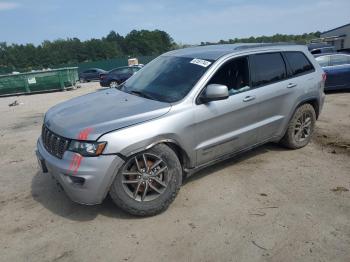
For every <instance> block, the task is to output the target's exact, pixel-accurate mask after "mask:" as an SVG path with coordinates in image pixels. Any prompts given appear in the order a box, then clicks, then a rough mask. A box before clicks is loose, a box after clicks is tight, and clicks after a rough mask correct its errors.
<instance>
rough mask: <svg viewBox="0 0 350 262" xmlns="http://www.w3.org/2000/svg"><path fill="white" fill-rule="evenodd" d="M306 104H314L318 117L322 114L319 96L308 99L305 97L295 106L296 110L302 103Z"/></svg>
mask: <svg viewBox="0 0 350 262" xmlns="http://www.w3.org/2000/svg"><path fill="white" fill-rule="evenodd" d="M305 104H310V105H312V107H313V108H314V110H315V113H316V119H318V116H319V114H320V103H319V101H318V99H317V98H315V97H314V98H308V99H305V100H303V101H301V102H300V103H299V104H298V105H297V106H296V108H295V110H294V112H295V111H296V110H297V109H298V108H299V107H301V106H302V105H305Z"/></svg>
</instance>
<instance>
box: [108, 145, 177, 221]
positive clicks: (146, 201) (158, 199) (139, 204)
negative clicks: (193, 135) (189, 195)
mask: <svg viewBox="0 0 350 262" xmlns="http://www.w3.org/2000/svg"><path fill="white" fill-rule="evenodd" d="M144 156H146V157H145V158H144ZM145 159H146V160H145ZM159 162H160V164H158V165H157V166H156V167H155V168H153V166H155V165H156V164H157V163H159ZM136 163H138V164H136ZM144 163H147V164H146V165H145V164H144ZM137 165H138V166H137ZM145 167H146V168H147V169H152V170H153V171H152V170H150V172H151V171H152V172H153V173H150V174H153V177H148V174H147V172H146V174H145V172H143V171H144V169H145ZM163 169H164V171H162V172H161V173H160V174H159V175H158V176H156V177H155V176H154V174H156V173H158V172H160V171H161V170H163ZM139 170H141V171H142V172H139ZM148 173H149V172H148ZM147 179H148V180H147ZM141 181H142V182H141ZM156 181H160V182H161V183H163V185H165V184H166V185H167V186H166V187H163V185H161V184H158V182H156ZM142 183H143V184H142ZM181 183H182V167H181V164H180V161H179V159H178V157H177V155H176V154H175V152H174V151H173V150H172V149H170V148H169V147H168V146H166V145H164V144H159V145H156V146H154V147H153V148H151V149H149V150H146V151H144V152H141V153H138V154H136V155H134V156H131V157H129V158H128V159H127V160H126V161H125V164H124V165H123V167H122V168H120V170H119V171H118V174H117V175H116V177H115V179H114V181H113V183H112V186H111V189H110V192H109V194H110V196H111V198H112V200H113V202H114V203H115V204H116V205H117V206H118V207H120V208H121V209H122V210H124V211H125V212H127V213H129V214H132V215H135V216H153V215H156V214H159V213H161V212H163V211H164V210H166V209H167V208H168V206H169V205H170V204H171V203H172V202H173V201H174V199H175V197H176V195H177V193H178V191H179V190H180V187H181ZM154 188H155V189H156V190H154ZM135 192H136V197H135ZM145 192H146V193H145ZM144 195H145V196H144Z"/></svg>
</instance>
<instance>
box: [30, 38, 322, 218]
mask: <svg viewBox="0 0 350 262" xmlns="http://www.w3.org/2000/svg"><path fill="white" fill-rule="evenodd" d="M323 88H324V72H323V70H322V68H321V67H320V65H319V64H318V63H317V62H316V61H315V59H314V57H313V56H312V55H311V54H310V52H309V51H308V50H307V49H306V47H304V46H298V45H254V44H251V45H241V44H236V45H215V46H204V47H194V48H186V49H179V50H175V51H171V52H168V53H166V54H163V55H161V56H160V57H158V58H156V59H155V60H153V61H152V62H150V63H148V64H147V65H146V66H145V67H144V68H143V69H142V70H140V71H139V72H138V73H136V74H134V75H133V76H132V77H131V78H129V79H128V80H127V81H126V82H125V83H123V84H122V85H120V86H118V88H113V89H108V90H104V91H100V92H95V93H91V94H88V95H84V96H81V97H77V98H74V99H72V100H70V101H67V102H64V103H61V104H59V105H56V106H54V107H53V108H51V109H50V110H49V111H48V112H47V113H46V115H45V118H44V124H43V129H42V134H41V136H40V137H39V139H38V142H37V151H36V152H37V157H38V160H39V164H40V166H41V167H42V170H43V172H50V173H51V175H52V176H53V177H54V178H55V179H56V180H57V181H58V182H59V183H60V184H61V185H62V186H63V188H64V189H65V191H66V193H67V195H68V196H69V197H70V198H71V199H72V200H73V201H76V202H78V203H82V204H88V205H92V204H98V203H101V202H102V201H103V199H104V198H105V197H106V195H107V194H108V193H109V194H110V196H111V197H112V199H113V201H114V202H115V204H116V205H117V206H119V207H120V208H121V209H123V210H125V211H126V212H129V213H131V214H134V215H139V216H146V215H155V214H157V213H159V212H161V211H163V210H165V209H166V208H167V207H168V206H169V205H170V203H171V202H172V201H173V200H174V198H175V197H176V195H177V193H178V191H179V189H180V186H181V184H182V180H183V177H186V176H187V175H189V174H192V173H193V172H195V171H197V170H199V169H201V168H203V167H206V166H208V165H211V164H213V163H216V162H218V161H221V160H224V159H227V158H228V157H232V156H234V155H236V154H238V153H241V152H244V151H247V150H250V149H252V148H254V147H257V146H259V145H262V144H264V143H267V142H280V143H281V144H283V145H284V146H286V147H288V148H291V149H298V148H301V147H304V146H306V145H307V144H308V143H309V141H310V139H311V136H312V134H313V131H314V127H315V122H316V119H317V118H318V116H319V114H320V112H321V109H322V106H323V102H324V92H323ZM276 161H278V159H276ZM297 164H298V163H296V165H297ZM218 190H220V189H218ZM203 192H205V188H203ZM233 201H234V200H233Z"/></svg>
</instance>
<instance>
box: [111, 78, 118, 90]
mask: <svg viewBox="0 0 350 262" xmlns="http://www.w3.org/2000/svg"><path fill="white" fill-rule="evenodd" d="M118 85H119V84H118V81H115V80H112V81H111V82H110V83H109V87H110V88H115V87H117V86H118Z"/></svg>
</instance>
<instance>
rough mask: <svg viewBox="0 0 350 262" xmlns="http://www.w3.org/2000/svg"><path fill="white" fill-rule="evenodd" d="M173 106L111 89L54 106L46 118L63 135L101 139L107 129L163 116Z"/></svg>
mask: <svg viewBox="0 0 350 262" xmlns="http://www.w3.org/2000/svg"><path fill="white" fill-rule="evenodd" d="M170 108H171V104H169V103H163V102H159V101H155V100H150V99H146V98H143V97H139V96H135V95H131V94H128V93H125V92H122V91H119V90H117V89H108V90H102V91H97V92H95V93H90V94H87V95H84V96H80V97H77V98H73V99H71V100H68V101H66V102H63V103H60V104H58V105H56V106H54V107H52V108H51V109H49V111H48V112H47V113H46V115H45V120H44V122H45V125H46V126H47V127H48V128H49V129H50V130H51V131H52V132H54V133H56V134H58V135H60V136H63V137H66V138H71V139H81V140H97V139H98V138H99V137H100V136H101V135H103V134H105V133H107V132H110V131H113V130H117V129H120V128H124V127H127V126H131V125H135V124H138V123H141V122H145V121H149V120H151V119H154V118H157V117H160V116H162V115H164V114H166V113H167V112H169V110H170Z"/></svg>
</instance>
